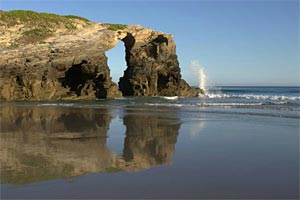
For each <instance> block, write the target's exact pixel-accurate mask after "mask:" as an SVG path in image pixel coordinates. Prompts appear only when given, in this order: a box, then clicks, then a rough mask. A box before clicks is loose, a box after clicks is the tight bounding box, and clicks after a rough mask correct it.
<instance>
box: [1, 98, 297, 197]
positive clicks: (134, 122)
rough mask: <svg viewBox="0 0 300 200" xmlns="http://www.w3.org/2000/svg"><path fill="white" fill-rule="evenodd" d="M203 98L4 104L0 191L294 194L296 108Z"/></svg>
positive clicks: (128, 194) (58, 194)
mask: <svg viewBox="0 0 300 200" xmlns="http://www.w3.org/2000/svg"><path fill="white" fill-rule="evenodd" d="M196 101H197V106H192V105H194V103H195V104H196ZM199 101H204V100H199V98H198V99H192V98H191V99H188V98H185V99H182V98H178V99H175V98H171V100H170V98H169V99H168V98H163V97H143V98H122V99H116V100H99V101H89V102H87V101H81V102H80V101H76V102H74V101H73V102H15V103H2V104H1V140H0V141H1V157H0V158H1V198H4V199H10V198H22V199H26V198H27V199H28V198H30V199H32V198H38V199H44V198H47V199H49V198H50V199H54V198H63V199H70V198H72V199H74V198H85V199H88V198H180V199H183V198H198V199H200V198H217V199H224V198H230V199H237V198H238V199H258V198H259V199H270V198H279V199H297V198H299V117H298V116H297V112H298V111H297V110H296V111H295V109H297V107H295V106H294V107H293V108H292V109H291V110H290V111H287V109H278V107H277V108H276V109H273V108H274V105H271V108H270V109H269V110H267V109H261V108H255V109H254V108H249V105H248V104H250V103H251V102H247V106H248V107H247V108H245V107H243V106H242V105H241V104H239V105H234V104H233V101H234V100H233V99H231V100H230V101H231V103H230V104H229V105H227V107H226V106H225V107H224V105H223V106H216V105H214V106H208V107H205V106H203V104H204V102H199ZM207 101H212V100H209V99H206V103H208V102H207ZM222 101H224V99H222ZM253 101H254V100H253ZM274 101H275V100H274ZM215 103H216V102H215ZM235 103H237V102H235ZM252 103H253V102H252ZM201 105H202V106H201ZM269 106H270V105H269Z"/></svg>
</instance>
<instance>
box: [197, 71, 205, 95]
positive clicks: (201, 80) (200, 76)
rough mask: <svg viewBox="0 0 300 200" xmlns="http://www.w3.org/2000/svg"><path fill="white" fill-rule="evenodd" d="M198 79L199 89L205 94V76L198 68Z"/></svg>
mask: <svg viewBox="0 0 300 200" xmlns="http://www.w3.org/2000/svg"><path fill="white" fill-rule="evenodd" d="M198 79H199V88H200V89H201V90H203V91H204V92H206V76H205V73H204V70H203V68H200V69H199V71H198Z"/></svg>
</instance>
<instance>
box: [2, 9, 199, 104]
mask: <svg viewBox="0 0 300 200" xmlns="http://www.w3.org/2000/svg"><path fill="white" fill-rule="evenodd" d="M119 40H121V41H123V42H124V44H125V52H126V62H127V66H128V68H127V69H126V70H125V72H124V76H123V77H122V78H120V82H119V88H120V90H121V91H119V89H118V86H117V84H116V83H114V82H112V79H111V76H110V70H109V67H108V66H107V57H106V56H105V52H106V51H107V50H109V49H111V48H113V47H114V46H116V45H117V43H118V41H119ZM0 57H1V60H0V100H2V101H14V100H70V99H71V100H73V99H74V100H76V99H96V98H116V97H120V96H122V94H123V95H124V96H128V95H134V96H152V95H167V96H173V95H179V96H197V95H198V93H199V90H196V89H192V88H191V87H190V86H189V85H188V84H187V83H186V82H185V81H184V80H183V79H182V78H181V74H180V68H179V63H178V59H177V55H176V48H175V42H174V40H173V37H172V35H169V34H165V33H162V32H157V31H154V30H151V29H148V28H144V27H141V26H129V25H128V26H127V25H116V24H101V23H94V22H90V21H88V20H86V19H83V18H80V17H76V16H58V15H53V14H46V13H36V12H32V11H10V12H0ZM119 59H123V58H119Z"/></svg>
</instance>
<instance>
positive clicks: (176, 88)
mask: <svg viewBox="0 0 300 200" xmlns="http://www.w3.org/2000/svg"><path fill="white" fill-rule="evenodd" d="M122 41H123V42H124V43H125V47H126V62H127V66H128V68H127V69H126V70H125V72H124V76H123V77H122V78H120V81H119V88H120V90H121V91H122V94H123V95H124V96H153V95H154V96H155V95H161V96H198V94H199V92H200V91H199V90H196V89H192V88H191V87H190V86H189V85H188V84H187V83H186V82H185V81H184V80H183V79H181V74H180V68H179V62H178V59H177V55H176V47H175V43H174V40H173V38H172V36H171V35H167V34H158V35H155V36H154V37H153V38H152V39H150V40H149V41H147V42H146V43H138V42H136V40H135V38H134V37H133V36H132V35H131V34H127V36H126V37H125V38H123V39H122Z"/></svg>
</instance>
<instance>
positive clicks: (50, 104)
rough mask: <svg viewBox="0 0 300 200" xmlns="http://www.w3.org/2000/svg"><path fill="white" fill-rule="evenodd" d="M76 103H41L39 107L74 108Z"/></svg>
mask: <svg viewBox="0 0 300 200" xmlns="http://www.w3.org/2000/svg"><path fill="white" fill-rule="evenodd" d="M73 105H74V103H41V104H38V106H73Z"/></svg>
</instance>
